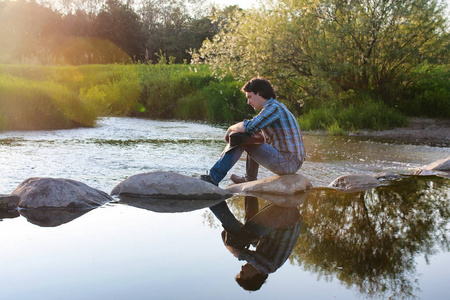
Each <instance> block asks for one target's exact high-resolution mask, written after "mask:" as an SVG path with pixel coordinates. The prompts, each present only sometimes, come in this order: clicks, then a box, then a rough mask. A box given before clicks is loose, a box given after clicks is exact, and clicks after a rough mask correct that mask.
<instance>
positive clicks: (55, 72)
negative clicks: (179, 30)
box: [0, 64, 251, 130]
mask: <svg viewBox="0 0 450 300" xmlns="http://www.w3.org/2000/svg"><path fill="white" fill-rule="evenodd" d="M241 85H242V84H241V83H239V82H236V81H235V80H233V79H232V78H225V79H222V80H219V79H217V78H214V77H213V76H212V75H211V73H210V71H209V68H208V67H207V66H198V67H194V66H188V65H164V64H157V65H145V64H135V65H84V66H79V67H74V66H26V65H0V95H1V98H0V130H34V129H56V128H71V127H76V126H93V125H94V124H95V121H96V120H97V118H98V117H100V116H138V117H146V118H157V119H168V118H176V119H186V120H203V121H208V122H211V123H222V122H233V121H235V120H239V119H242V118H244V117H248V116H249V115H250V113H251V110H250V109H249V108H248V107H246V105H245V96H244V95H243V94H242V93H241V92H240V91H239V88H240V87H241Z"/></svg>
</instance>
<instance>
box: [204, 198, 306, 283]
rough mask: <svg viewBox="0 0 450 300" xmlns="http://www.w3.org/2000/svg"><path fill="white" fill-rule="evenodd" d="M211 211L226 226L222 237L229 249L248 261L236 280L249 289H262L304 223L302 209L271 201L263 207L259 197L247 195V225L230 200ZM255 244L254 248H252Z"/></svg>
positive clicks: (287, 252) (287, 251) (280, 262)
mask: <svg viewBox="0 0 450 300" xmlns="http://www.w3.org/2000/svg"><path fill="white" fill-rule="evenodd" d="M211 210H212V211H213V213H214V214H215V215H216V216H217V218H218V219H219V220H220V221H221V222H222V226H223V227H224V228H225V230H224V231H223V232H222V239H223V242H224V244H225V246H226V247H227V249H228V250H229V251H230V253H232V254H233V255H234V256H236V257H237V258H238V259H239V260H242V261H246V262H247V263H246V264H244V265H243V266H242V268H241V271H240V272H239V274H238V275H237V276H236V282H237V283H238V284H239V285H240V286H241V287H242V288H244V289H246V290H251V291H256V290H259V289H260V288H261V286H262V284H264V282H265V280H266V279H267V277H268V276H269V274H270V273H273V272H275V271H276V270H277V269H278V268H280V267H281V266H282V265H283V264H284V263H285V261H286V260H287V259H288V258H289V256H290V254H291V252H292V250H293V249H294V247H295V244H296V242H297V238H298V235H299V233H300V225H301V222H302V218H301V215H300V213H299V211H298V208H285V207H280V206H276V205H273V204H270V205H268V206H266V207H265V208H263V209H262V210H259V207H258V198H255V197H248V196H247V197H245V221H244V224H242V223H240V222H239V221H238V220H237V219H236V218H235V217H234V215H233V214H232V213H231V211H230V210H229V208H228V206H227V204H226V202H221V203H219V204H217V205H215V206H213V207H211ZM251 245H252V246H254V247H255V248H254V250H250V246H251Z"/></svg>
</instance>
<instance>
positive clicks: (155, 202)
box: [118, 195, 222, 213]
mask: <svg viewBox="0 0 450 300" xmlns="http://www.w3.org/2000/svg"><path fill="white" fill-rule="evenodd" d="M119 198H120V202H118V203H120V204H125V205H128V206H133V207H137V208H141V209H146V210H150V211H154V212H159V213H180V212H189V211H194V210H198V209H202V208H205V207H210V206H212V205H215V204H217V203H219V202H221V201H222V200H195V199H192V200H190V199H154V198H150V197H139V196H136V197H133V196H129V195H120V197H119Z"/></svg>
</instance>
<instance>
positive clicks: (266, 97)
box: [201, 78, 305, 185]
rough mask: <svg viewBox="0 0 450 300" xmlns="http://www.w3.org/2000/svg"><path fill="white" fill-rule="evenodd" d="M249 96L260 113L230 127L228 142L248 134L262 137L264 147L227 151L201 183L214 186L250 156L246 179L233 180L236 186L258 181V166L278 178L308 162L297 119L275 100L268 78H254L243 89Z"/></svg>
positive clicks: (243, 146)
mask: <svg viewBox="0 0 450 300" xmlns="http://www.w3.org/2000/svg"><path fill="white" fill-rule="evenodd" d="M241 91H242V92H244V93H245V94H246V96H247V103H248V104H249V105H251V106H252V107H253V108H254V109H255V110H261V111H260V113H259V114H258V115H257V116H255V117H254V118H253V119H251V120H244V121H242V122H239V123H236V124H234V125H232V126H230V127H229V128H228V130H227V132H226V134H225V140H226V141H227V142H229V143H230V142H231V139H230V135H232V134H233V133H247V134H250V135H252V136H254V135H258V134H262V135H263V136H264V139H265V142H264V143H256V144H252V143H244V144H242V145H240V146H238V147H234V148H230V149H229V150H228V151H224V153H223V154H222V156H221V157H220V159H219V160H218V161H217V163H216V164H215V165H214V166H213V167H212V168H211V169H210V172H209V175H202V176H201V179H202V180H204V181H207V182H210V183H213V184H215V185H218V184H219V182H220V181H222V179H223V178H225V176H226V175H227V173H228V171H229V170H230V169H231V168H232V167H233V166H234V164H235V163H236V162H237V161H238V160H239V158H240V157H241V155H242V153H243V152H244V151H245V152H247V164H246V173H247V174H246V175H245V176H244V177H239V176H236V175H234V174H233V175H232V176H231V180H232V181H233V182H234V183H242V182H246V181H251V180H256V179H257V176H258V168H259V165H262V166H263V167H265V168H267V169H268V170H270V171H272V172H274V173H276V174H279V175H283V174H294V173H295V172H297V171H298V170H299V169H300V167H301V166H302V163H303V161H304V160H305V148H304V145H303V140H302V136H301V132H300V127H299V126H298V123H297V120H296V119H295V117H294V115H293V114H292V113H291V112H290V111H289V110H288V109H287V108H286V106H285V105H284V104H282V103H280V102H278V101H277V100H276V98H277V96H276V94H275V91H274V89H273V87H272V85H271V84H270V82H269V81H268V80H267V79H265V78H253V79H251V80H250V81H248V82H247V83H246V84H245V85H244V87H243V88H242V89H241Z"/></svg>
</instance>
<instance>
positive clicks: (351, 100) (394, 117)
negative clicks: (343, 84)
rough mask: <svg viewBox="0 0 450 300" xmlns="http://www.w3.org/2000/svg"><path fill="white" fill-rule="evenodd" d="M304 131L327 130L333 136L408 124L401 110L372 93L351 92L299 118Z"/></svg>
mask: <svg viewBox="0 0 450 300" xmlns="http://www.w3.org/2000/svg"><path fill="white" fill-rule="evenodd" d="M298 121H299V124H300V127H301V128H302V129H303V130H315V129H321V130H327V131H328V133H329V134H331V135H342V134H343V133H345V131H355V130H359V129H373V130H383V129H388V128H394V127H398V126H402V125H406V124H407V119H406V118H405V117H404V116H403V115H402V114H401V113H400V112H399V111H397V110H395V109H393V108H391V107H389V106H387V105H386V104H385V103H383V102H382V101H381V100H380V99H377V98H375V97H374V96H373V95H371V94H369V93H361V92H360V93H355V92H353V91H349V92H347V93H345V94H342V95H341V98H340V99H339V101H334V102H330V103H327V105H326V106H321V107H316V108H310V109H309V110H308V112H307V113H305V114H304V115H302V116H301V117H299V119H298Z"/></svg>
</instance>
